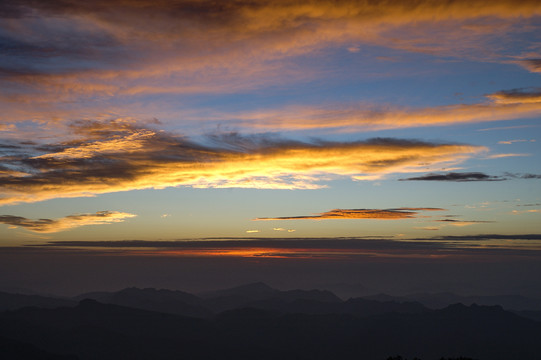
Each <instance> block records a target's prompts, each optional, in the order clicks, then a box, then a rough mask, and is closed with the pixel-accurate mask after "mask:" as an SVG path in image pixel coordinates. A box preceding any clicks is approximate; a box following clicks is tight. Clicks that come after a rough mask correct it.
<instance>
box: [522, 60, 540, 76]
mask: <svg viewBox="0 0 541 360" xmlns="http://www.w3.org/2000/svg"><path fill="white" fill-rule="evenodd" d="M518 63H519V64H520V65H521V66H523V67H524V68H526V69H527V70H528V71H531V72H534V73H537V72H541V59H525V60H520V61H518Z"/></svg>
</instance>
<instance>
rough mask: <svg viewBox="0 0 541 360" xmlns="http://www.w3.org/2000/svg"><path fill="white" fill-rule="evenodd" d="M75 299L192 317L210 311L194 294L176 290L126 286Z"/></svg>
mask: <svg viewBox="0 0 541 360" xmlns="http://www.w3.org/2000/svg"><path fill="white" fill-rule="evenodd" d="M76 298H77V299H83V298H88V299H94V300H97V301H99V302H102V303H105V304H115V305H122V306H127V307H133V308H136V309H144V310H151V311H157V312H163V313H168V314H177V315H184V316H193V317H208V316H211V315H212V312H211V311H210V310H208V309H207V308H205V307H204V306H203V304H202V300H201V299H200V298H198V297H197V296H195V295H192V294H189V293H186V292H183V291H178V290H175V291H173V290H163V289H162V290H156V289H153V288H147V289H138V288H135V287H131V288H126V289H124V290H120V291H118V292H94V293H87V294H82V295H79V296H77V297H76Z"/></svg>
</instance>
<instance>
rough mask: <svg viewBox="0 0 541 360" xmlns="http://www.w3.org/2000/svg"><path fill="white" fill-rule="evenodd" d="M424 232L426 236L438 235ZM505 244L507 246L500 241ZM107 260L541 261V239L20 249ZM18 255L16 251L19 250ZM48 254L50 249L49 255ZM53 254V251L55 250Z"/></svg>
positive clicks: (234, 241)
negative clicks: (100, 255) (98, 254)
mask: <svg viewBox="0 0 541 360" xmlns="http://www.w3.org/2000/svg"><path fill="white" fill-rule="evenodd" d="M437 229H438V228H435V227H433V228H431V229H430V228H428V229H426V230H437ZM502 240H505V241H502ZM73 247H74V248H78V249H84V250H82V251H89V250H92V249H96V251H103V250H102V249H107V252H106V253H105V255H126V256H127V255H129V256H169V257H248V258H262V257H268V258H294V259H312V260H318V259H319V260H325V259H344V260H347V259H358V258H359V257H362V258H427V259H441V258H446V257H463V256H481V257H483V256H496V257H497V256H503V257H506V256H521V257H522V256H533V257H536V258H537V257H539V256H541V234H518V235H512V234H511V235H501V234H479V235H463V236H432V237H426V238H415V239H406V238H403V237H400V238H397V239H390V238H381V237H375V238H369V237H348V238H302V237H298V238H294V237H293V238H280V237H276V238H265V237H263V238H262V237H244V238H242V237H241V238H219V239H215V238H205V239H196V240H194V239H184V240H171V241H142V240H128V241H49V242H47V243H45V244H41V245H31V246H26V247H25V248H24V249H27V250H30V249H32V250H34V249H51V248H61V249H63V250H64V251H65V250H66V249H69V248H73ZM19 249H20V248H19ZM51 250H52V249H51ZM53 251H54V250H53Z"/></svg>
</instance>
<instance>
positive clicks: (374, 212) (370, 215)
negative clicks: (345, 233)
mask: <svg viewBox="0 0 541 360" xmlns="http://www.w3.org/2000/svg"><path fill="white" fill-rule="evenodd" d="M443 210H445V209H440V208H398V209H333V210H330V211H326V212H323V213H320V214H316V215H302V216H281V217H274V218H255V219H254V220H323V219H378V220H379V219H381V220H398V219H411V218H415V217H417V214H418V212H419V211H443Z"/></svg>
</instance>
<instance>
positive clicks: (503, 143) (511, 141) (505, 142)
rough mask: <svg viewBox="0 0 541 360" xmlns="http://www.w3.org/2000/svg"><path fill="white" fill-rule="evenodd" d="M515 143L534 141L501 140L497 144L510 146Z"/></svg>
mask: <svg viewBox="0 0 541 360" xmlns="http://www.w3.org/2000/svg"><path fill="white" fill-rule="evenodd" d="M517 142H535V140H534V139H532V140H525V139H515V140H502V141H498V144H502V145H511V144H513V143H517Z"/></svg>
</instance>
